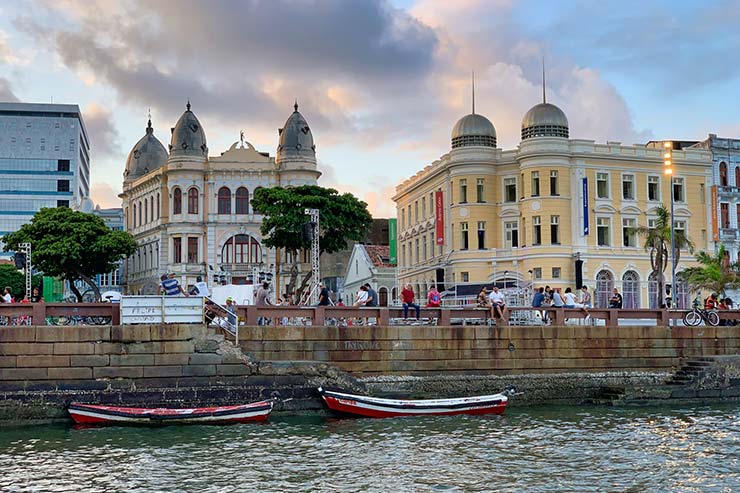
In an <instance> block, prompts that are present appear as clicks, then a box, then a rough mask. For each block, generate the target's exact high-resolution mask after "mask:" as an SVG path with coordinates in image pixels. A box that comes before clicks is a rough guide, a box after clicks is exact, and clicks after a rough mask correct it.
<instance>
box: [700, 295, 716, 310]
mask: <svg viewBox="0 0 740 493" xmlns="http://www.w3.org/2000/svg"><path fill="white" fill-rule="evenodd" d="M718 307H719V300H718V299H717V293H712V294H710V295H709V296H707V298H706V299H705V300H704V309H705V310H716V309H717V308H718Z"/></svg>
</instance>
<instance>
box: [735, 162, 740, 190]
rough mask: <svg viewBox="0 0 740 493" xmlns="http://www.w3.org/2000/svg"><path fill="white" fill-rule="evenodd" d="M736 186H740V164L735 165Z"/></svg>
mask: <svg viewBox="0 0 740 493" xmlns="http://www.w3.org/2000/svg"><path fill="white" fill-rule="evenodd" d="M735 186H736V187H739V188H740V166H736V167H735Z"/></svg>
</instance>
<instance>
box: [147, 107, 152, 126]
mask: <svg viewBox="0 0 740 493" xmlns="http://www.w3.org/2000/svg"><path fill="white" fill-rule="evenodd" d="M147 118H148V121H147V123H146V128H152V109H151V108H149V111H148V112H147Z"/></svg>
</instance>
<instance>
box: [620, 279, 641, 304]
mask: <svg viewBox="0 0 740 493" xmlns="http://www.w3.org/2000/svg"><path fill="white" fill-rule="evenodd" d="M622 307H623V308H640V275H639V274H638V273H637V272H635V271H633V270H628V271H627V272H625V273H624V275H623V276H622Z"/></svg>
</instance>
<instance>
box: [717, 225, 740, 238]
mask: <svg viewBox="0 0 740 493" xmlns="http://www.w3.org/2000/svg"><path fill="white" fill-rule="evenodd" d="M719 239H720V241H740V229H737V228H721V229H720V230H719Z"/></svg>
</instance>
